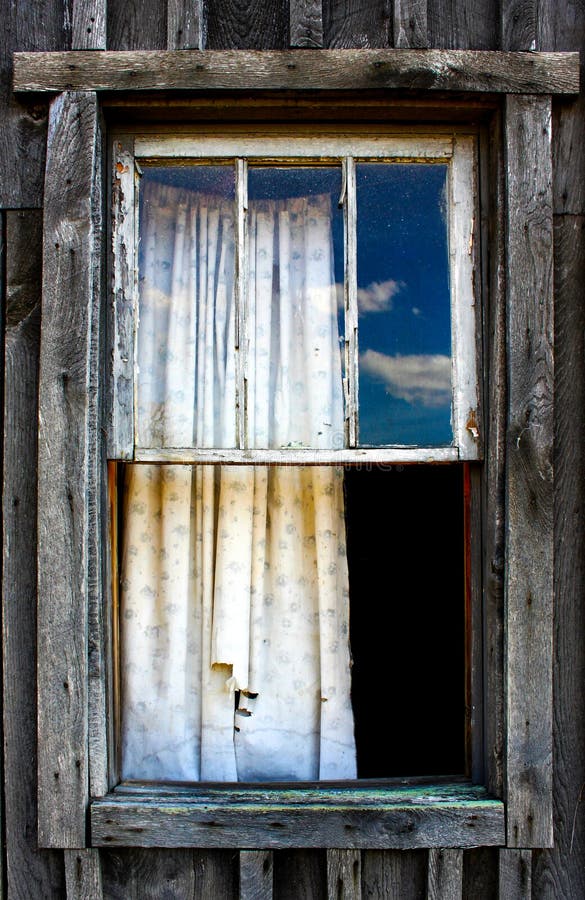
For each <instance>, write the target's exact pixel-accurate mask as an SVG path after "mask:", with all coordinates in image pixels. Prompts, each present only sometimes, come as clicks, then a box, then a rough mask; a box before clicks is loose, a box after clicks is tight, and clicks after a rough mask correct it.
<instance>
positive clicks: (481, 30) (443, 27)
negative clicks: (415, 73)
mask: <svg viewBox="0 0 585 900" xmlns="http://www.w3.org/2000/svg"><path fill="white" fill-rule="evenodd" d="M498 13H499V4H498V3H488V2H486V0H428V10H427V24H428V33H429V44H430V46H431V47H437V48H439V49H445V50H448V49H452V50H468V49H469V50H498V49H499V47H500V21H499V17H498Z"/></svg>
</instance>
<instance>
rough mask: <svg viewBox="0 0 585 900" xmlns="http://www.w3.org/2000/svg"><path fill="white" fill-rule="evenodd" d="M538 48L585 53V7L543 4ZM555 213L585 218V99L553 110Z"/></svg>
mask: <svg viewBox="0 0 585 900" xmlns="http://www.w3.org/2000/svg"><path fill="white" fill-rule="evenodd" d="M538 46H539V49H542V50H557V49H559V50H561V49H562V50H580V51H581V59H583V58H584V57H583V53H584V52H585V6H584V5H583V4H581V3H541V4H540V6H539V15H538ZM553 160H554V191H553V196H554V211H555V213H572V214H573V215H583V214H585V97H583V96H582V95H581V96H580V97H577V98H575V99H574V100H572V101H571V102H570V103H563V104H557V105H555V106H553Z"/></svg>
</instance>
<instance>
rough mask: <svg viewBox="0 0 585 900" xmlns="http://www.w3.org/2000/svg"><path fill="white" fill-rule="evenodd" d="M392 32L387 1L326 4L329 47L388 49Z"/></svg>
mask: <svg viewBox="0 0 585 900" xmlns="http://www.w3.org/2000/svg"><path fill="white" fill-rule="evenodd" d="M391 28H392V19H391V11H390V4H389V3H387V2H386V0H323V32H324V46H325V47H330V48H335V49H340V50H341V49H345V50H347V49H351V48H357V47H361V48H367V47H388V46H390V29H391Z"/></svg>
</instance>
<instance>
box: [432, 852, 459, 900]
mask: <svg viewBox="0 0 585 900" xmlns="http://www.w3.org/2000/svg"><path fill="white" fill-rule="evenodd" d="M462 898H463V851H462V850H443V849H431V850H429V868H428V877H427V900H462Z"/></svg>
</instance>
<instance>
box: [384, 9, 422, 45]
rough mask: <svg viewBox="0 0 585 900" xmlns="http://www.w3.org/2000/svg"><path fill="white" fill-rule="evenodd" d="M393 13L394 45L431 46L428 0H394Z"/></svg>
mask: <svg viewBox="0 0 585 900" xmlns="http://www.w3.org/2000/svg"><path fill="white" fill-rule="evenodd" d="M393 13H394V14H393V22H392V24H393V29H392V33H393V42H392V43H393V46H394V47H410V48H411V49H413V50H414V49H415V48H417V47H418V48H423V47H428V46H429V37H428V28H427V0H394V7H393Z"/></svg>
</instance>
